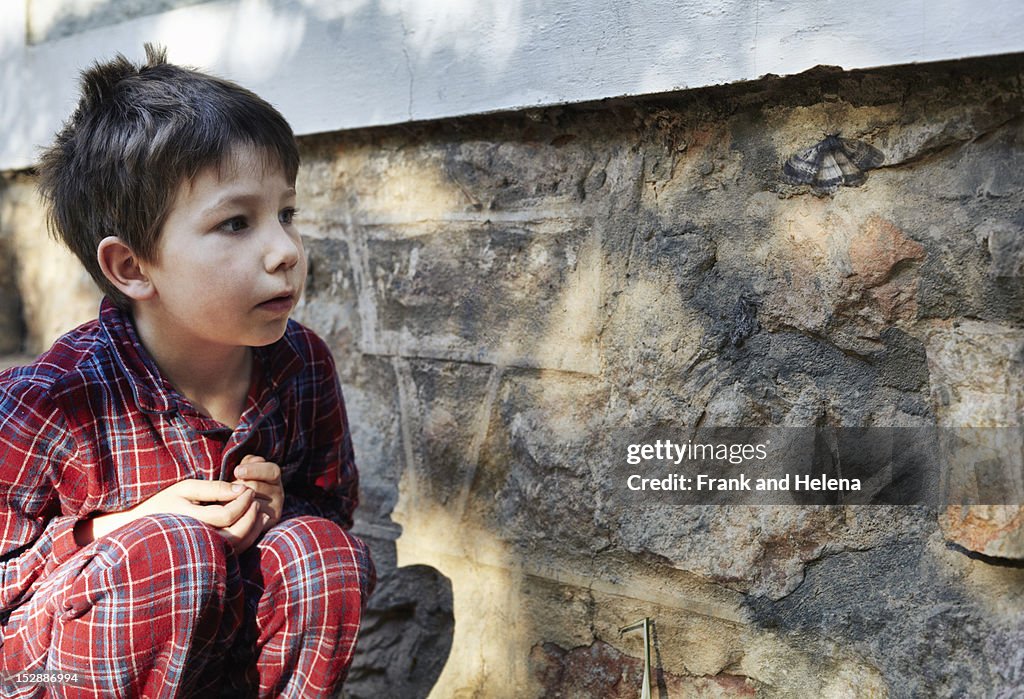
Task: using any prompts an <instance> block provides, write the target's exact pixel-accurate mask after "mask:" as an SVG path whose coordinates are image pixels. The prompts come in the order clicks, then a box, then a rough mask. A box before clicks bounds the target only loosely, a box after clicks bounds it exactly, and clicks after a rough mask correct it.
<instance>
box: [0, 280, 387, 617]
mask: <svg viewBox="0 0 1024 699" xmlns="http://www.w3.org/2000/svg"><path fill="white" fill-rule="evenodd" d="M246 454H257V455H259V456H262V457H263V458H265V459H266V460H267V461H271V462H274V463H276V464H278V465H279V466H280V467H281V470H282V482H283V484H284V491H285V506H284V514H283V517H282V521H284V520H288V519H290V518H294V517H298V516H300V515H314V516H318V517H323V518H326V519H328V520H332V521H333V522H335V523H337V524H338V525H340V526H341V527H343V528H345V529H347V528H349V527H350V526H351V524H352V512H353V510H354V509H355V507H356V503H357V492H356V491H357V482H358V476H357V471H356V467H355V463H354V461H353V454H352V440H351V437H350V434H349V430H348V422H347V417H346V413H345V405H344V400H343V398H342V394H341V388H340V385H339V383H338V378H337V374H336V371H335V366H334V361H333V359H332V358H331V354H330V352H329V350H328V349H327V347H326V345H325V344H324V342H323V341H322V340H321V339H320V338H318V337H317V336H316V335H315V334H314V333H313V332H312V331H310V330H308V329H307V328H305V327H303V326H302V325H300V324H298V323H296V322H294V321H289V323H288V328H287V330H286V332H285V335H284V337H283V338H282V339H281V340H279V341H277V342H276V343H274V344H272V345H269V346H267V347H261V348H254V349H253V381H252V383H251V388H250V392H249V396H248V398H247V403H246V407H245V409H244V412H243V414H242V418H241V422H240V423H239V425H238V427H237V428H236V429H234V430H231V429H229V428H227V427H225V426H224V425H222V424H220V423H219V422H217V421H215V420H213V419H212V418H209V417H206V416H204V415H201V414H200V413H198V412H197V410H196V409H195V408H194V407H193V406H192V404H191V403H190V402H189V401H188V400H187V399H186V398H185V397H184V396H182V395H181V394H179V393H178V392H177V391H176V390H175V389H174V388H173V387H172V386H171V385H170V384H169V383H168V382H167V381H166V379H164V378H163V377H162V375H161V374H160V372H159V370H158V369H157V367H156V365H155V364H154V362H153V360H152V358H151V357H150V356H149V354H148V353H147V352H146V350H145V349H144V348H143V346H142V344H141V342H140V341H139V338H138V336H137V335H136V333H135V329H134V327H133V325H132V323H131V321H130V318H129V316H128V315H127V314H126V313H124V312H122V311H121V310H119V309H118V308H117V307H115V306H114V304H113V303H112V302H110V301H109V300H108V299H104V301H103V303H102V304H101V306H100V313H99V318H98V319H96V320H94V321H91V322H88V323H86V324H84V325H82V326H80V327H78V328H76V329H75V330H73V331H71V332H70V333H68V334H66V335H64V336H63V337H61V338H60V339H59V340H57V342H56V343H54V345H53V347H52V348H51V349H50V350H48V351H47V352H46V353H45V354H43V355H42V356H41V357H40V358H39V359H38V360H37V361H36V362H34V363H33V364H31V365H29V366H25V367H16V368H12V369H9V370H7V371H5V372H3V373H2V374H0V561H2V562H0V624H6V623H7V619H8V618H9V617H10V615H11V613H12V612H13V611H14V610H15V609H17V608H18V607H19V606H21V605H24V604H25V603H26V602H27V601H28V600H29V599H30V598H31V597H32V595H33V593H34V592H35V591H36V590H37V589H38V588H39V586H40V585H42V584H43V583H44V581H45V579H46V576H47V574H48V573H49V572H52V571H53V570H54V569H56V568H57V567H58V566H59V565H60V564H61V563H62V562H63V561H66V560H67V559H69V558H70V557H71V556H73V555H74V554H75V553H76V552H77V551H78V550H79V547H78V546H77V545H76V543H75V540H74V536H73V528H74V525H75V523H76V522H77V521H79V520H81V519H83V518H86V517H89V516H90V515H93V514H102V513H108V512H119V511H123V510H127V509H129V508H131V507H134V506H135V505H137V504H139V503H140V502H142V501H143V500H145V499H147V498H149V497H150V496H152V495H154V494H155V493H157V492H158V491H160V490H162V489H164V488H166V487H168V486H169V485H171V484H173V483H176V482H178V481H180V480H183V479H186V478H202V479H222V480H231V479H232V478H233V475H232V474H233V469H234V467H235V466H236V465H237V464H238V462H239V461H240V460H241V458H242V457H243V456H245V455H246ZM366 565H367V566H371V565H372V564H370V563H369V561H368V560H367V561H366Z"/></svg>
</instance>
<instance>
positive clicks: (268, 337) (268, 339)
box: [247, 318, 288, 347]
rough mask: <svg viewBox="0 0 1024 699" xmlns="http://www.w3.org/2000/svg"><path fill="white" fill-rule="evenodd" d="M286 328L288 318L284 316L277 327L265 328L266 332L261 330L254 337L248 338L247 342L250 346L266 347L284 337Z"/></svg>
mask: <svg viewBox="0 0 1024 699" xmlns="http://www.w3.org/2000/svg"><path fill="white" fill-rule="evenodd" d="M287 329H288V319H287V318H285V319H284V320H283V321H282V322H281V324H280V327H279V328H273V329H267V331H266V332H261V333H259V334H257V335H256V336H255V337H251V338H249V342H248V343H247V344H248V345H249V346H250V347H266V346H267V345H272V344H274V343H275V342H277V341H278V340H280V339H281V338H282V337H284V333H285V331H286V330H287Z"/></svg>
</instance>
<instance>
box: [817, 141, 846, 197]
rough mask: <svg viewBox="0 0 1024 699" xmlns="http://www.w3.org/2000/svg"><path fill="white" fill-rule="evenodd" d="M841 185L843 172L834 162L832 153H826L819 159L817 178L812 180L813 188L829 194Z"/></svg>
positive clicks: (834, 158)
mask: <svg viewBox="0 0 1024 699" xmlns="http://www.w3.org/2000/svg"><path fill="white" fill-rule="evenodd" d="M842 183H843V170H842V168H840V167H839V163H837V162H836V157H835V154H834V153H833V152H832V151H828V152H826V153H825V154H824V155H823V156H822V158H821V166H820V167H819V168H818V176H817V177H816V178H815V180H814V188H815V189H817V190H819V191H822V192H828V193H829V194H831V193H832V192H834V191H836V190H837V189H838V188H839V185H841V184H842Z"/></svg>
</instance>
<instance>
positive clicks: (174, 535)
mask: <svg viewBox="0 0 1024 699" xmlns="http://www.w3.org/2000/svg"><path fill="white" fill-rule="evenodd" d="M110 537H111V538H112V539H113V540H114V541H111V542H110V544H111V545H113V546H116V547H117V548H119V549H121V551H122V552H123V556H124V559H125V565H126V567H127V568H128V571H129V572H130V575H131V577H132V578H133V579H137V580H146V579H153V580H159V579H161V578H164V579H167V580H170V579H173V581H174V589H175V590H176V591H179V592H184V593H185V594H186V595H187V594H189V592H190V591H194V592H200V593H201V592H203V591H204V590H208V589H210V588H218V589H222V588H223V587H224V584H225V578H226V574H227V572H226V571H227V544H226V542H225V541H224V540H223V539H222V538H221V537H220V535H218V534H217V532H216V531H214V530H213V529H212V528H211V527H209V526H207V525H205V524H203V523H202V522H200V521H199V520H197V519H195V518H194V517H188V516H185V515H176V514H159V515H149V516H146V517H142V518H140V519H137V520H135V521H134V522H132V523H130V524H128V525H126V526H124V527H122V528H121V529H120V530H118V531H117V532H114V533H113V534H111V535H110Z"/></svg>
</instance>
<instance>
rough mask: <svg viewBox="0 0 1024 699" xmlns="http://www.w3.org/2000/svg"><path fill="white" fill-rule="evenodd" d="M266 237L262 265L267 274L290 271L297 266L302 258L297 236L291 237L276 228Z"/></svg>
mask: <svg viewBox="0 0 1024 699" xmlns="http://www.w3.org/2000/svg"><path fill="white" fill-rule="evenodd" d="M268 237H269V242H268V243H267V247H266V251H265V253H264V264H265V266H266V269H267V271H268V272H270V273H274V272H276V271H278V270H279V269H291V268H292V267H294V266H295V265H296V264H298V262H299V260H300V259H301V258H302V241H301V240H300V239H299V237H298V235H294V236H293V235H291V234H290V233H288V231H286V230H284V229H283V228H281V227H279V226H278V227H276V230H274V231H272V233H271V234H270V235H269V236H268Z"/></svg>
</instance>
